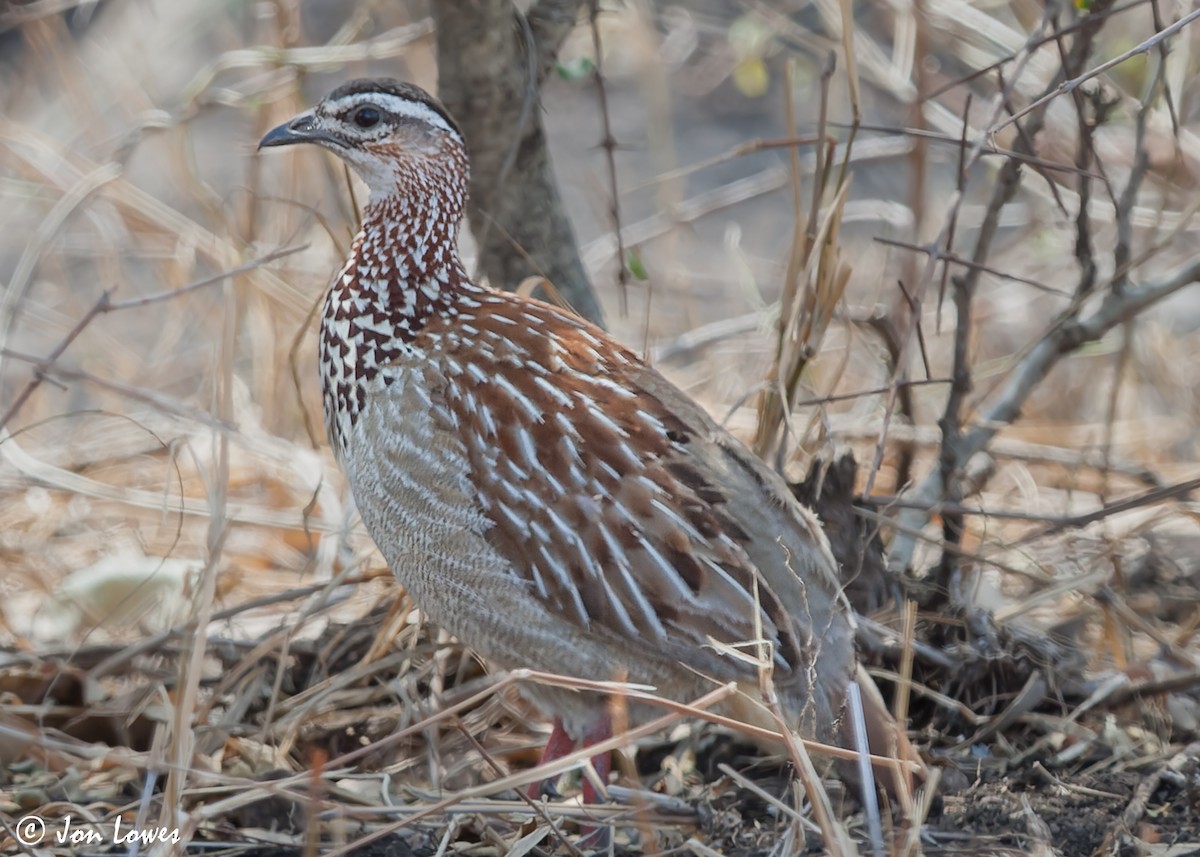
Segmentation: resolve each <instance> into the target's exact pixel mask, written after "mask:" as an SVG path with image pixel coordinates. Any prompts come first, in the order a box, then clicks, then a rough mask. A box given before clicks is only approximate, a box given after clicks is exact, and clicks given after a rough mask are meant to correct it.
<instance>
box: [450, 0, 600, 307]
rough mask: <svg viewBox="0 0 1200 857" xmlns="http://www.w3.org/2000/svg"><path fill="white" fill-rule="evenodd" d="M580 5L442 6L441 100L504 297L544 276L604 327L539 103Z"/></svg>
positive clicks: (471, 210)
mask: <svg viewBox="0 0 1200 857" xmlns="http://www.w3.org/2000/svg"><path fill="white" fill-rule="evenodd" d="M579 5H580V0H538V2H536V3H534V4H533V6H532V8H530V10H529V12H528V13H527V14H526V15H525V16H522V15H521V13H520V12H519V11H517V9H516V7H515V6H514V5H513V3H512V0H436V2H434V3H433V4H432V6H433V17H434V20H435V21H436V22H437V47H438V77H439V80H438V94H439V96H440V97H441V99H442V101H443V102H444V103H445V105H446V107H447V108H448V109H449V110H450V112H451V113H452V114H453V115H454V117H455V119H457V120H458V122H459V124H460V125H461V126H462V129H463V132H464V133H465V134H466V137H467V148H468V150H469V151H470V155H471V200H470V202H469V204H468V208H467V214H468V217H469V218H470V221H471V230H472V232H473V233H474V234H475V239H476V242H477V243H478V245H479V260H480V265H481V267H482V269H483V272H484V273H485V274H486V275H487V277H488V279H489V280H490V281H491V282H492V284H493V285H494V286H497V287H498V288H508V289H512V288H516V286H517V285H519V284H520V283H521V281H522V280H524V279H525V278H527V277H531V276H543V277H545V278H546V279H548V280H549V281H550V282H551V283H553V284H554V286H555V288H556V289H557V290H558V292H559V293H560V294H561V295H562V296H563V298H565V299H566V300H567V302H569V303H570V304H571V306H572V307H574V309H575V311H576V312H578V313H579V314H580V315H582V316H583V317H584V318H586V319H588V320H590V321H592V322H595V323H596V324H600V325H603V323H604V318H603V313H602V312H601V309H600V304H599V302H598V301H597V300H596V295H595V292H594V291H593V290H592V285H591V282H590V281H589V280H588V278H587V274H586V273H585V272H584V269H583V263H582V261H581V260H580V258H579V248H578V246H577V245H576V242H575V233H574V231H573V230H572V228H571V222H570V220H569V219H568V217H567V214H566V212H565V211H564V209H563V204H562V198H561V197H560V196H559V192H558V183H557V181H556V179H555V176H554V169H553V165H552V164H551V163H550V152H549V150H548V149H547V147H546V135H545V131H544V129H543V128H542V119H541V107H540V103H539V96H540V93H541V85H542V81H543V80H545V78H546V75H547V74H548V73H549V72H550V71H551V70H552V69H553V68H554V61H555V56H556V55H557V53H558V48H559V46H560V45H561V43H562V40H563V39H564V38H565V37H566V35H567V33H569V32H570V31H571V28H572V27H573V26H574V24H575V16H576V12H577V11H578V8H579Z"/></svg>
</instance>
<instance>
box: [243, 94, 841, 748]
mask: <svg viewBox="0 0 1200 857" xmlns="http://www.w3.org/2000/svg"><path fill="white" fill-rule="evenodd" d="M297 142H313V143H317V144H319V145H322V146H324V147H325V148H328V149H330V150H331V151H333V152H335V153H336V154H338V155H339V156H341V157H342V158H343V159H345V160H346V161H347V162H348V163H349V164H350V165H351V166H353V167H354V168H355V169H356V170H357V171H358V173H359V174H360V175H361V176H362V178H363V179H364V180H365V181H366V183H367V185H368V186H369V188H370V199H369V201H368V203H367V205H366V208H365V210H364V213H363V229H362V232H361V233H360V234H359V235H358V237H357V238H356V239H355V242H354V246H353V249H352V251H351V254H350V258H349V259H348V260H347V262H346V265H345V267H344V268H343V269H342V271H341V272H340V273H339V274H338V275H337V277H336V278H335V279H334V282H333V284H332V286H331V288H330V292H329V296H328V299H327V302H326V305H325V312H324V316H323V319H322V324H321V333H320V362H321V377H322V383H323V388H324V395H325V409H326V423H327V427H328V430H329V435H330V439H331V442H332V443H333V446H334V449H335V451H336V453H337V455H338V457H339V459H340V461H341V463H342V465H343V467H344V468H345V470H346V473H347V475H348V478H349V482H350V486H351V489H352V491H353V493H354V497H355V500H356V501H357V504H358V507H359V510H360V512H361V514H362V517H363V521H364V523H365V524H366V527H367V530H368V532H370V533H371V535H372V537H373V538H374V539H375V541H376V543H377V544H378V546H379V548H380V550H381V551H382V553H383V555H384V557H385V558H386V559H387V561H388V563H389V565H390V566H391V568H392V570H393V571H394V572H395V574H396V577H397V578H398V580H399V581H400V582H401V583H402V584H404V586H405V587H406V588H407V589H408V590H409V592H410V594H411V595H412V597H413V599H414V601H415V602H416V603H417V604H418V605H419V606H420V607H421V608H422V610H423V611H424V612H425V614H426V615H427V616H428V618H429V619H430V620H431V621H433V622H434V623H436V624H438V625H440V626H441V627H443V628H445V629H447V630H448V631H450V632H451V633H453V634H454V635H455V636H457V637H458V638H459V639H460V640H462V641H463V642H464V643H466V644H467V645H469V646H471V647H472V648H474V649H476V650H477V651H478V652H479V653H480V654H482V655H483V656H485V657H486V658H488V659H490V660H491V661H493V662H495V663H497V664H499V665H502V666H506V667H528V668H533V669H538V670H544V671H549V672H555V673H563V674H570V675H577V676H582V677H587V678H595V679H609V678H612V677H614V676H617V675H623V676H626V677H627V678H628V679H629V680H630V681H635V682H640V683H647V684H652V685H654V686H655V687H656V688H658V690H659V692H660V693H662V694H664V695H666V696H669V697H672V698H676V699H681V700H687V699H691V698H695V697H698V696H700V695H702V694H704V693H706V692H708V691H709V690H711V689H712V687H713V684H712V682H713V681H714V680H715V681H719V682H726V681H730V680H736V681H738V682H739V683H740V684H741V685H742V687H743V689H744V692H745V697H744V700H743V701H747V700H753V699H754V698H755V697H756V696H757V686H758V676H757V674H756V670H755V668H754V667H753V666H752V665H749V664H747V662H746V661H745V660H743V659H738V658H735V657H731V656H730V654H729V653H728V652H727V651H724V652H723V651H722V650H721V646H714V645H713V644H714V643H718V644H724V645H725V646H744V645H745V644H746V643H747V642H749V641H753V640H755V639H757V638H759V635H760V634H761V636H762V638H765V640H766V641H767V642H768V643H769V644H770V651H771V652H772V660H773V674H774V681H775V685H776V687H777V689H778V691H779V694H780V698H781V701H782V702H783V704H784V706H785V709H786V710H787V713H788V715H789V716H790V717H791V718H792V720H793V722H794V725H795V726H796V727H797V728H799V729H800V730H801V731H802V732H803V733H804V734H805V735H808V736H818V737H822V738H827V739H828V738H831V737H833V735H834V733H835V726H836V724H837V721H838V718H839V716H840V712H841V709H842V707H843V704H844V697H845V692H846V688H847V685H848V683H849V680H850V678H851V675H852V673H853V671H854V669H855V657H854V645H853V623H852V620H851V618H850V614H849V612H848V610H847V608H846V607H845V606H844V602H843V600H842V598H841V597H840V594H839V584H838V580H837V574H836V566H835V563H834V561H833V558H832V556H831V554H830V552H829V549H828V545H827V543H826V540H825V537H824V535H823V534H822V532H821V528H820V525H819V523H818V522H817V520H816V518H815V517H814V516H813V515H812V513H811V512H809V511H808V510H807V509H805V508H803V507H802V506H800V505H799V504H798V503H797V502H796V501H795V500H794V499H793V498H792V496H791V494H790V492H789V491H788V489H787V486H786V485H785V484H784V482H783V481H782V480H781V479H780V478H779V477H778V476H777V475H776V474H775V473H774V472H772V471H771V470H770V469H769V468H767V467H766V466H765V465H764V464H763V463H762V462H761V461H759V460H758V459H757V458H756V457H754V456H753V455H752V454H751V453H750V452H749V451H748V450H747V449H746V448H745V447H744V446H743V445H742V444H741V443H739V442H738V441H737V440H735V439H734V438H733V437H731V436H730V435H729V434H728V433H727V432H726V431H725V430H724V429H722V428H721V427H720V426H718V425H717V424H716V423H715V422H714V421H713V420H712V419H711V418H710V417H709V416H708V415H707V414H706V413H705V412H704V411H703V409H701V408H700V407H699V406H698V405H696V404H695V402H693V401H692V400H691V399H689V398H688V397H687V396H686V395H685V394H684V393H682V392H681V391H680V390H679V389H678V388H676V387H675V386H674V385H672V384H671V383H670V382H668V381H667V380H666V379H664V378H663V377H662V376H661V375H660V374H659V373H658V372H657V371H655V370H654V369H653V368H651V367H650V366H648V365H647V364H646V363H645V362H643V361H642V360H641V359H640V358H639V357H637V356H636V355H635V354H633V353H632V352H630V351H628V350H627V349H625V348H623V347H622V346H620V345H619V344H617V343H616V342H615V341H614V340H612V339H611V338H610V337H609V336H608V335H606V334H605V333H604V332H603V331H601V330H599V329H597V328H595V327H593V326H592V325H589V324H588V323H586V322H584V321H582V320H580V319H578V318H576V317H575V316H573V315H571V314H570V313H568V312H566V311H564V310H561V309H558V308H557V307H554V306H551V305H549V304H546V303H543V302H540V301H536V300H532V299H528V298H523V297H519V296H516V295H514V294H510V293H507V292H498V291H494V290H492V289H488V288H484V287H482V286H479V285H477V284H475V283H472V282H471V281H470V279H469V278H468V276H467V275H466V272H465V270H464V268H463V266H462V264H461V262H460V260H459V256H458V249H457V237H458V228H459V225H460V222H461V219H462V214H463V206H464V202H465V198H466V188H467V171H468V165H467V157H466V148H465V142H464V140H463V138H462V136H461V134H460V133H459V131H458V129H457V126H456V125H455V124H454V122H453V120H452V119H451V118H450V117H449V115H448V114H446V112H445V110H444V108H442V107H441V105H440V104H439V103H438V102H437V101H436V100H434V99H433V98H432V97H430V96H429V95H428V94H426V93H425V92H424V91H422V90H420V89H418V88H416V87H414V86H411V85H408V84H405V83H400V82H398V81H393V80H362V81H354V82H352V83H349V84H347V85H345V86H342V87H340V88H339V89H337V90H335V91H334V92H333V93H331V94H330V95H329V96H328V97H327V98H326V99H324V100H323V101H322V102H321V103H320V104H319V105H318V106H317V107H316V108H315V109H314V110H313V111H311V112H309V113H305V114H302V115H301V116H299V117H297V118H296V119H294V120H292V121H291V122H289V123H288V124H286V125H283V126H280V127H279V128H277V129H275V130H274V131H272V132H270V133H269V134H268V135H267V136H266V137H265V138H264V139H263V141H262V144H261V145H262V146H275V145H285V144H290V143H297ZM529 695H530V696H531V698H533V700H534V701H535V702H536V703H538V704H539V705H541V706H543V707H544V708H546V709H547V710H548V711H550V712H551V713H553V714H554V715H555V716H556V717H557V718H559V719H560V721H561V724H562V726H563V728H564V729H565V731H566V733H567V734H568V735H569V736H570V737H571V738H572V739H576V740H578V739H581V738H584V737H585V736H593V737H594V736H595V735H596V734H597V732H598V727H599V726H600V725H601V724H600V721H601V720H602V718H603V717H604V716H605V711H606V709H605V706H604V705H603V704H602V703H601V702H600V701H599V700H597V699H596V698H594V697H590V696H588V695H586V694H580V693H575V692H571V691H566V690H557V689H551V688H546V687H538V688H531V689H530V691H529ZM734 708H735V709H738V706H736V705H735V706H734ZM752 708H753V705H752V704H751V705H750V706H749V709H752ZM749 709H746V710H749ZM740 713H744V712H741V711H740ZM634 715H635V717H636V716H638V712H636V711H635V712H634Z"/></svg>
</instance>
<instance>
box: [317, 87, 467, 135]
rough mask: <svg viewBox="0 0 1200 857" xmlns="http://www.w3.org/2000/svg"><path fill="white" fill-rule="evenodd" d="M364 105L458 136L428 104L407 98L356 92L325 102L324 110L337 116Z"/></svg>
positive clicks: (444, 119)
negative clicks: (372, 105)
mask: <svg viewBox="0 0 1200 857" xmlns="http://www.w3.org/2000/svg"><path fill="white" fill-rule="evenodd" d="M364 104H374V105H375V106H376V107H381V108H383V109H384V110H386V111H387V112H388V113H394V114H395V115H397V116H405V117H407V118H409V119H416V120H418V121H420V122H424V123H425V124H427V125H432V126H433V127H434V128H441V129H442V130H443V131H449V132H451V133H453V134H456V135H457V134H458V132H457V131H455V130H454V128H453V126H451V125H450V123H449V122H447V121H446V117H444V116H442V114H440V113H438V112H437V111H436V110H434V109H433V108H432V107H430V106H429V105H428V104H422V103H421V102H419V101H412V100H411V99H408V98H401V97H400V96H398V95H390V94H388V93H386V92H356V93H354V94H353V95H343V96H342V97H341V98H339V99H337V100H336V101H330V102H327V103H326V105H325V109H326V110H327V111H328V112H330V113H333V114H339V113H342V112H343V111H346V110H349V109H350V108H352V107H358V106H361V105H364Z"/></svg>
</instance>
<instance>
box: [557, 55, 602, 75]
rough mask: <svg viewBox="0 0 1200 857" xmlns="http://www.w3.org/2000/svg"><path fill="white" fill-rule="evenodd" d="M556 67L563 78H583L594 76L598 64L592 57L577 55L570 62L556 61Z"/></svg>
mask: <svg viewBox="0 0 1200 857" xmlns="http://www.w3.org/2000/svg"><path fill="white" fill-rule="evenodd" d="M554 68H555V71H557V72H558V76H559V77H561V78H562V79H563V80H583V79H584V78H586V77H591V76H592V73H593V72H594V71H595V70H596V64H595V63H594V62H592V60H591V58H590V57H575V59H573V60H571V61H569V62H565V63H563V62H560V63H556V64H555V66H554Z"/></svg>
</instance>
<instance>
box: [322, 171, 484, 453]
mask: <svg viewBox="0 0 1200 857" xmlns="http://www.w3.org/2000/svg"><path fill="white" fill-rule="evenodd" d="M408 178H409V180H408V181H405V182H403V183H402V184H401V185H400V187H399V188H398V189H397V192H396V193H393V194H389V195H387V196H382V197H378V198H377V197H376V196H375V195H374V194H373V195H372V198H371V200H370V201H369V202H368V203H367V206H366V207H365V208H364V210H363V223H362V230H361V231H360V232H359V233H358V235H357V236H356V237H355V239H354V243H353V245H352V246H351V249H350V256H349V258H348V259H347V260H346V264H345V265H344V266H343V267H342V270H341V271H340V272H339V273H338V274H337V276H336V277H335V278H334V280H333V282H332V283H331V284H330V288H329V293H328V295H327V296H326V299H325V310H324V314H323V316H322V319H321V331H320V341H319V352H320V364H321V367H320V368H321V386H322V389H323V393H324V400H325V426H326V430H327V431H328V433H329V439H330V442H331V443H332V444H333V448H334V450H335V452H336V453H337V454H338V455H339V456H341V455H343V454H344V453H345V452H346V450H347V446H348V443H349V435H350V432H351V431H352V430H353V428H354V424H355V421H356V420H357V418H358V416H359V414H361V413H362V411H363V409H364V408H365V407H366V403H367V397H368V393H369V391H370V389H371V388H372V386H373V385H375V384H378V383H385V384H386V383H390V382H391V377H390V376H391V374H392V373H384V374H383V375H382V377H381V375H380V373H381V370H382V369H384V368H385V367H388V366H395V365H397V364H402V363H405V362H412V361H419V360H421V359H422V353H421V352H422V346H423V345H424V346H426V347H427V343H425V342H424V340H426V339H427V337H421V333H422V331H423V330H425V328H426V327H427V326H428V325H429V323H430V322H431V321H433V320H435V319H438V320H441V321H448V320H450V319H451V318H453V317H454V316H455V315H456V314H457V313H458V309H459V302H460V301H461V300H463V298H464V297H466V294H467V293H475V292H480V291H482V290H481V289H480V287H479V286H476V285H474V284H473V283H471V282H470V281H469V279H468V278H467V275H466V271H465V270H464V268H463V265H462V262H461V260H460V259H459V255H458V228H459V224H460V222H461V220H462V210H463V204H464V202H465V195H466V193H465V190H466V189H465V181H464V182H463V186H461V187H459V186H456V183H447V182H445V181H441V182H438V183H436V184H435V183H434V182H431V181H423V180H421V179H422V177H420V176H416V177H413V176H410V177H408ZM435 187H436V190H435ZM447 191H450V193H449V194H447ZM439 326H440V325H439Z"/></svg>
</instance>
